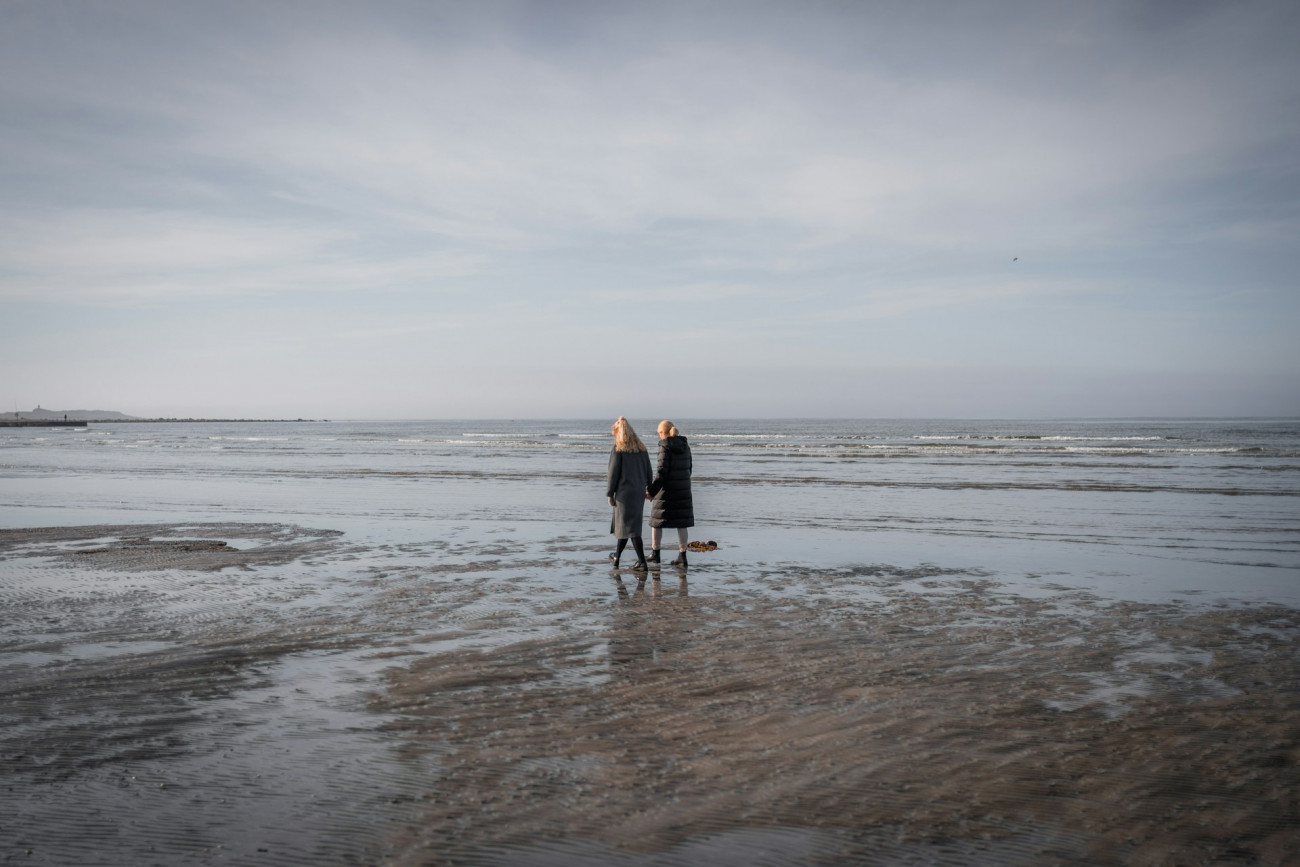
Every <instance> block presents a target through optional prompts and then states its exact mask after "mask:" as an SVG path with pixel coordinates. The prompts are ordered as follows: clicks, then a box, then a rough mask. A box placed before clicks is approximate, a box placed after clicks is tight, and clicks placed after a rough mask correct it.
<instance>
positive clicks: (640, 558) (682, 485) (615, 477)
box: [605, 416, 695, 571]
mask: <svg viewBox="0 0 1300 867" xmlns="http://www.w3.org/2000/svg"><path fill="white" fill-rule="evenodd" d="M613 434H614V449H613V451H611V452H610V454H609V472H608V474H607V475H606V477H605V495H606V496H607V497H608V498H609V504H610V505H611V506H613V507H614V520H613V522H612V523H611V525H610V532H612V533H613V534H614V535H615V537H616V538H617V539H618V547H617V549H616V550H615V552H614V553H613V554H610V555H609V559H610V561H611V562H612V563H613V564H614V568H615V569H617V568H618V561H619V558H620V557H621V556H622V554H623V549H624V548H626V547H627V543H628V539H629V538H630V539H631V540H632V547H633V548H634V549H635V550H636V555H637V560H636V563H635V564H634V565H633V566H632V568H633V569H635V570H637V571H646V570H647V569H648V568H649V566H648V565H647V563H646V557H645V548H644V545H643V544H642V542H641V519H642V517H643V514H644V506H645V501H646V500H651V499H653V506H652V508H651V512H650V548H651V550H650V562H651V563H658V562H659V542H660V539H661V537H662V533H663V528H664V527H670V528H675V529H676V530H677V549H678V555H677V559H676V560H674V561H673V563H672V565H674V566H685V565H686V528H687V527H693V526H695V513H694V508H693V505H692V502H691V449H690V446H689V445H688V444H687V442H686V438H685V437H683V436H681V435H680V434H679V433H678V431H677V428H676V427H675V426H674V425H673V423H672V422H670V421H668V420H666V419H665V420H664V421H661V422H660V423H659V467H658V472H657V473H655V475H654V478H653V480H652V479H651V477H650V455H649V454H648V453H647V452H646V447H645V443H643V442H641V438H640V437H638V436H637V435H636V431H634V430H633V429H632V425H630V424H628V421H627V419H626V418H624V417H623V416H619V418H618V421H616V422H614V427H613Z"/></svg>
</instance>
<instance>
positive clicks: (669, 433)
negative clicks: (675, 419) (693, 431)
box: [659, 419, 677, 439]
mask: <svg viewBox="0 0 1300 867" xmlns="http://www.w3.org/2000/svg"><path fill="white" fill-rule="evenodd" d="M675 436H677V425H675V424H673V423H672V422H670V421H669V420H668V419H664V420H663V421H661V422H659V438H660V439H664V438H665V437H675Z"/></svg>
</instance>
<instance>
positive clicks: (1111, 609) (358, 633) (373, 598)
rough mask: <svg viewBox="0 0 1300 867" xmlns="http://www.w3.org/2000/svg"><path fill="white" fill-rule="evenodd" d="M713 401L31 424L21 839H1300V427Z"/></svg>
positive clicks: (515, 860)
mask: <svg viewBox="0 0 1300 867" xmlns="http://www.w3.org/2000/svg"><path fill="white" fill-rule="evenodd" d="M680 424H681V426H682V428H683V429H684V430H685V433H686V434H687V436H688V437H690V438H691V441H692V444H693V447H694V452H695V461H696V477H695V478H696V498H697V509H696V511H697V514H698V515H699V516H700V526H699V527H697V528H696V530H695V531H693V537H694V538H712V539H715V540H717V541H718V542H719V545H720V548H719V550H718V551H714V552H708V553H701V554H692V555H691V565H690V568H689V571H688V572H687V573H684V574H681V573H678V572H676V571H675V570H671V569H668V568H664V569H662V570H660V571H659V572H657V573H656V574H657V576H658V580H648V581H642V582H639V581H638V576H636V575H634V574H632V573H629V572H623V573H618V574H613V573H611V572H610V571H609V569H608V568H607V564H606V562H605V560H604V553H605V552H606V551H607V550H608V548H609V538H608V535H607V533H606V532H605V531H607V529H608V514H607V511H606V507H605V505H604V500H603V496H602V495H603V490H602V484H603V469H604V463H605V455H606V453H607V450H608V444H609V437H608V435H607V432H606V431H607V425H606V424H605V423H603V422H601V423H597V422H588V423H584V422H473V423H447V422H443V423H416V422H409V423H383V424H381V423H338V424H264V425H233V424H232V425H203V424H174V425H153V424H149V425H146V424H121V425H109V426H98V425H92V426H91V427H90V428H89V429H88V430H85V431H32V430H30V429H23V430H21V431H3V432H0V449H3V451H0V464H2V465H3V466H0V485H2V486H3V487H2V489H0V490H2V491H3V494H2V497H0V527H5V528H8V529H5V530H0V606H2V607H3V610H4V613H5V618H4V623H3V627H2V628H0V693H2V696H0V699H2V700H0V761H3V762H4V766H5V768H6V774H5V776H6V780H5V786H4V789H5V790H4V791H0V815H3V816H13V817H15V818H14V819H12V820H0V858H15V857H20V858H21V859H22V860H23V861H24V863H47V864H60V863H104V864H146V863H159V864H183V863H234V864H322V863H329V864H336V863H337V864H343V863H404V864H407V863H409V864H424V863H430V864H432V863H453V862H459V863H465V862H469V863H484V864H536V863H559V862H560V861H561V860H563V861H565V862H567V863H577V864H582V863H626V864H629V865H631V864H637V865H640V864H685V863H698V861H699V860H701V859H703V858H707V859H708V860H711V861H718V862H719V863H730V861H728V859H731V860H733V861H734V862H735V863H741V862H742V861H743V862H745V863H769V864H805V863H934V864H966V863H972V862H975V863H981V862H982V863H1107V862H1115V861H1125V862H1128V863H1162V861H1165V862H1179V863H1182V862H1196V861H1214V860H1218V861H1221V862H1232V861H1234V860H1236V861H1243V863H1244V862H1245V861H1246V860H1249V859H1251V858H1253V859H1256V861H1257V862H1260V863H1287V862H1288V859H1292V858H1296V857H1300V856H1297V850H1296V848H1295V847H1296V845H1297V844H1298V842H1300V841H1298V840H1297V837H1296V833H1295V832H1294V831H1293V830H1291V829H1294V828H1295V827H1298V826H1300V822H1298V821H1297V818H1300V817H1297V816H1296V808H1295V803H1296V793H1297V791H1300V789H1298V788H1297V786H1298V785H1300V781H1298V779H1297V760H1300V756H1297V755H1296V754H1295V751H1294V744H1295V743H1297V742H1300V731H1297V730H1296V723H1295V720H1296V719H1297V717H1298V715H1297V714H1296V710H1297V709H1298V708H1297V707H1296V703H1297V694H1298V688H1300V677H1297V657H1296V653H1295V650H1294V648H1295V638H1296V637H1297V629H1298V628H1300V620H1298V618H1297V614H1296V612H1297V609H1300V581H1297V578H1298V577H1300V514H1298V513H1297V504H1300V486H1298V485H1297V479H1300V475H1298V474H1300V448H1298V447H1297V444H1298V443H1300V433H1298V431H1300V427H1298V426H1297V425H1296V424H1295V423H1294V422H1261V421H1247V422H1232V423H1225V422H1203V423H1194V422H1056V423H1051V422H1034V423H1011V422H997V423H994V422H978V423H955V422H889V423H871V422H815V423H807V422H802V423H800V422H748V423H736V422H699V423H695V424H690V425H688V424H686V423H684V422H683V423H680ZM638 427H640V428H641V429H644V430H650V429H651V425H649V424H642V425H638ZM40 527H48V528H65V529H61V530H49V531H43V532H42V531H36V530H33V529H32V528H40ZM1117 817H1120V818H1117ZM29 851H30V853H31V854H30V855H29V854H27V853H28V852H29Z"/></svg>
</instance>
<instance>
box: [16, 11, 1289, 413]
mask: <svg viewBox="0 0 1300 867" xmlns="http://www.w3.org/2000/svg"><path fill="white" fill-rule="evenodd" d="M0 16H2V19H0V124H2V126H0V400H3V401H4V403H6V404H8V405H7V406H3V407H0V408H2V409H4V410H5V411H10V410H12V409H14V408H15V406H16V407H17V408H18V409H19V410H23V409H30V408H32V407H33V406H35V405H36V404H37V403H40V404H41V405H42V406H45V407H47V408H52V409H113V410H121V411H124V412H127V413H131V414H134V415H147V416H155V415H166V416H173V415H205V416H214V415H221V416H241V417H315V418H434V417H562V416H583V417H612V416H616V415H618V414H627V415H630V416H644V417H662V416H670V417H674V418H676V417H686V418H689V417H698V416H841V417H846V416H847V417H886V416H892V417H897V416H976V417H1009V416H1010V417H1031V416H1108V415H1125V416H1131V415H1300V243H1297V241H1298V239H1300V204H1298V203H1300V99H1298V97H1300V52H1297V51H1296V49H1295V46H1296V45H1297V44H1300V3H1296V2H1294V0H1281V2H1251V0H1242V2H1223V3H1214V2H1192V0H1170V2H1148V3H1143V2H1115V3H1109V2H1084V3H1080V2H1060V3H1054V2H1041V0H1028V2H978V0H977V2H951V3H926V2H914V0H907V2H901V0H900V2H870V0H862V2H848V0H835V2H816V0H811V2H810V0H790V2H781V3H763V2H743V3H731V2H721V0H702V2H684V3H671V2H649V0H642V2H608V0H596V2H566V0H548V2H491V0H487V2H460V0H456V2H387V3H385V2H367V3H338V4H330V3H327V2H278V3H277V2H266V0H258V2H255V3H241V2H131V0H112V2H56V0H32V2H20V0H0Z"/></svg>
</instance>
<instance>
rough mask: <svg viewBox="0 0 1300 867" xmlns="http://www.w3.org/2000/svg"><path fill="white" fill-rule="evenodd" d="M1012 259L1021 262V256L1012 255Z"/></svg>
mask: <svg viewBox="0 0 1300 867" xmlns="http://www.w3.org/2000/svg"><path fill="white" fill-rule="evenodd" d="M1011 261H1012V262H1019V261H1020V257H1019V256H1012V257H1011Z"/></svg>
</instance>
